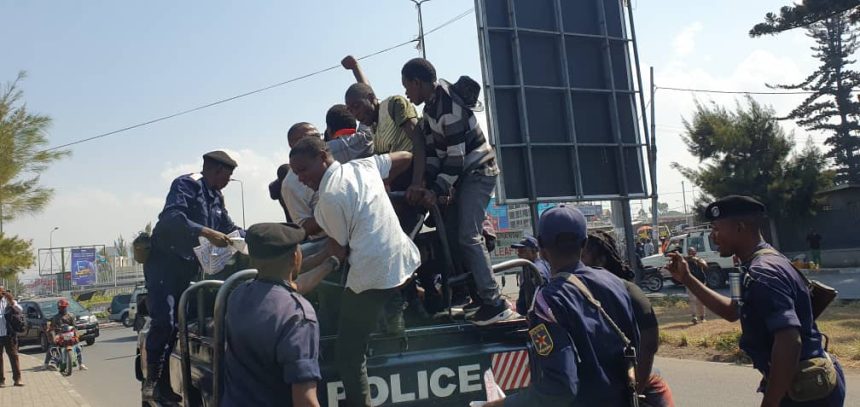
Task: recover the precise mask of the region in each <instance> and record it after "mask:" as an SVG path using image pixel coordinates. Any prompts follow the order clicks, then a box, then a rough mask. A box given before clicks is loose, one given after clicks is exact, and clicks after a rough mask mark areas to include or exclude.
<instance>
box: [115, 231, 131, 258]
mask: <svg viewBox="0 0 860 407" xmlns="http://www.w3.org/2000/svg"><path fill="white" fill-rule="evenodd" d="M113 248H114V250H115V251H116V255H117V256H118V257H125V256H126V255H128V242H126V241H125V238H123V237H122V235H119V237H118V238H117V239H116V240H114V241H113Z"/></svg>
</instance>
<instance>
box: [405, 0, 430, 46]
mask: <svg viewBox="0 0 860 407" xmlns="http://www.w3.org/2000/svg"><path fill="white" fill-rule="evenodd" d="M410 1H411V2H413V3H415V7H416V8H417V9H418V46H419V47H421V58H424V59H427V49H426V47H425V46H424V45H425V44H424V17H423V16H422V15H421V5H422V4H424V3H426V2H428V1H430V0H410Z"/></svg>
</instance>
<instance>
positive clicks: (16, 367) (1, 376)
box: [0, 286, 24, 387]
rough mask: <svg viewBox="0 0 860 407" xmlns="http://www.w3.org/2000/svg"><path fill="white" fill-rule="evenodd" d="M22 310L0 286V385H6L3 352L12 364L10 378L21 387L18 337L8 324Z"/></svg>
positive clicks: (9, 293) (10, 294) (22, 383)
mask: <svg viewBox="0 0 860 407" xmlns="http://www.w3.org/2000/svg"><path fill="white" fill-rule="evenodd" d="M22 311H23V310H22V309H21V306H20V305H18V302H17V301H15V298H14V297H13V296H12V293H11V292H9V291H6V288H5V287H3V286H0V387H4V386H6V367H5V366H4V365H3V352H6V355H7V356H9V364H10V365H12V380H13V381H14V382H15V386H18V387H21V386H23V385H24V382H22V381H21V363H20V362H19V361H18V337H17V335H16V333H15V330H14V329H12V325H11V324H10V321H11V318H14V315H13V314H15V313H21V312H22Z"/></svg>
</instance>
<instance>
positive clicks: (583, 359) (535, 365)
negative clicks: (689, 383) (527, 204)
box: [505, 206, 639, 406]
mask: <svg viewBox="0 0 860 407" xmlns="http://www.w3.org/2000/svg"><path fill="white" fill-rule="evenodd" d="M574 211H575V213H574ZM547 224H554V225H547ZM539 229H540V231H541V233H539V236H540V240H541V245H542V247H543V246H544V245H545V244H546V242H551V241H554V240H556V239H555V238H556V236H557V234H558V233H574V234H575V235H576V236H577V238H578V239H579V242H580V244H581V242H582V241H583V240H584V239H585V238H586V230H585V218H584V217H583V216H582V214H581V213H579V211H577V210H575V209H573V208H570V207H564V206H561V207H557V208H553V209H550V210H548V211H546V212H545V213H544V214H543V216H541V220H540V227H539ZM556 272H557V273H556V274H555V275H554V276H553V278H552V279H550V280H549V282H548V283H547V284H546V286H544V287H543V288H540V289H539V290H538V291H537V294H536V296H535V300H534V302H533V304H532V306H531V309H530V311H529V314H528V323H529V338H530V341H529V344H528V350H529V360H530V364H531V384H530V385H529V387H528V388H527V389H524V390H523V391H521V392H519V393H515V394H513V395H511V396H509V397H508V398H507V399H506V400H505V406H537V405H545V406H573V405H577V406H579V405H582V406H627V405H629V403H630V400H629V396H630V391H629V387H628V380H627V378H628V365H627V362H626V360H625V355H624V348H625V344H624V342H623V340H622V339H621V337H620V336H619V335H618V333H617V332H616V331H615V330H614V329H613V328H612V327H611V326H610V325H609V324H608V323H607V320H606V319H605V318H604V317H603V316H602V315H601V314H600V313H599V312H598V310H597V309H596V308H595V307H594V306H593V305H592V304H591V303H590V302H588V301H587V299H586V297H585V295H584V294H583V293H582V292H581V291H580V290H579V289H578V288H577V287H576V286H574V285H573V284H572V283H570V282H568V281H567V279H566V278H564V277H562V276H560V275H559V274H560V273H570V274H573V275H574V276H576V277H577V278H579V279H580V280H581V281H582V282H583V283H584V284H585V286H586V287H588V289H589V291H591V293H592V295H593V296H594V297H595V298H596V299H597V300H598V301H600V304H601V305H602V307H603V308H604V310H605V311H606V312H607V313H608V315H609V316H610V317H611V318H612V320H613V321H615V323H616V324H617V325H618V327H619V328H620V329H621V330H622V331H623V332H624V334H625V336H626V337H627V338H628V339H629V340H630V341H631V342H632V346H634V347H638V346H639V330H638V328H637V327H636V320H635V316H634V313H633V305H632V302H631V299H630V295H629V294H628V292H627V289H626V288H625V286H624V283H623V281H622V280H621V279H619V278H618V277H616V276H614V275H612V274H610V273H607V272H605V271H602V270H597V269H594V268H591V267H587V266H585V265H584V264H583V263H582V262H579V263H578V264H576V265H575V266H571V267H569V268H567V269H563V270H557V271H556Z"/></svg>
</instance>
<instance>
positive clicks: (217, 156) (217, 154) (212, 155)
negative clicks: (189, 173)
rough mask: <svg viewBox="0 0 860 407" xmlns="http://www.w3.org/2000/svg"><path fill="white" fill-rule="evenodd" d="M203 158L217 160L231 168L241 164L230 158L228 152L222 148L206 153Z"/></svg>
mask: <svg viewBox="0 0 860 407" xmlns="http://www.w3.org/2000/svg"><path fill="white" fill-rule="evenodd" d="M203 159H204V160H212V161H215V162H217V163H220V164H223V165H224V166H226V167H229V168H236V167H238V166H239V164H237V163H236V160H234V159H232V158H230V156H229V155H227V153H225V152H223V151H221V150H215V151H210V152H208V153H206V154H203Z"/></svg>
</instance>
